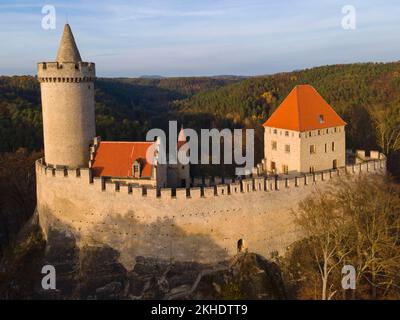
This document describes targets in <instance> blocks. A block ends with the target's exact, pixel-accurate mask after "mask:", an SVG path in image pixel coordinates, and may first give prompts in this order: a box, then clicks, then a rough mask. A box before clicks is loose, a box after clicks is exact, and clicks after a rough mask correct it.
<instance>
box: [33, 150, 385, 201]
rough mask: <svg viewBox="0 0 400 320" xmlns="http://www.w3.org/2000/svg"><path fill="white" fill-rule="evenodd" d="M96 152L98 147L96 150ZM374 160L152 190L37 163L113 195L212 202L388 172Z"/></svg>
mask: <svg viewBox="0 0 400 320" xmlns="http://www.w3.org/2000/svg"><path fill="white" fill-rule="evenodd" d="M92 148H93V150H92V152H95V148H96V146H93V147H92ZM371 155H374V158H371V157H369V158H368V159H367V158H365V160H364V161H363V162H358V163H356V164H352V165H346V166H345V167H340V168H338V169H332V170H326V171H320V172H314V173H307V174H299V175H297V176H254V177H252V178H246V179H237V180H234V179H232V178H225V177H214V178H210V177H205V178H199V177H196V178H194V179H193V187H191V188H176V189H175V188H152V187H144V186H137V185H135V184H129V183H126V182H123V181H115V180H110V179H109V178H106V177H93V176H92V170H91V169H90V168H78V169H68V168H53V167H49V166H46V164H44V162H43V160H42V159H39V160H37V162H36V171H37V173H38V174H41V175H45V176H47V177H51V178H56V179H57V178H62V179H67V178H72V179H79V180H80V181H82V183H86V184H90V185H91V186H92V187H93V188H94V189H96V190H97V191H99V192H104V193H112V194H127V195H129V196H132V197H133V198H135V199H138V200H139V199H140V200H142V201H146V199H157V200H177V199H179V200H181V199H210V198H214V197H225V196H235V195H237V194H242V193H252V192H255V193H256V192H276V191H285V190H286V191H290V190H291V189H298V188H305V187H308V186H311V185H316V184H321V183H324V182H326V181H330V180H332V179H334V178H335V177H338V176H343V175H355V174H361V173H385V172H386V158H385V156H384V155H383V154H381V153H376V152H375V151H374V152H371Z"/></svg>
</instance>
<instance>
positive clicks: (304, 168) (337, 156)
mask: <svg viewBox="0 0 400 320" xmlns="http://www.w3.org/2000/svg"><path fill="white" fill-rule="evenodd" d="M345 125H346V123H345V122H344V121H343V119H342V118H341V117H340V116H339V115H338V114H337V113H336V112H335V111H334V110H333V109H332V107H331V106H330V105H329V104H328V103H327V102H326V101H325V100H324V99H323V98H322V97H321V96H320V94H319V93H318V92H317V91H316V90H315V89H314V88H313V87H312V86H310V85H298V86H296V87H295V88H294V89H293V90H292V91H291V92H290V94H289V95H288V96H287V97H286V99H285V100H284V101H283V102H282V104H281V105H280V106H279V107H278V108H277V109H276V110H275V112H274V113H273V114H272V115H271V117H270V118H269V119H268V120H267V121H266V122H265V123H264V125H263V126H264V164H265V166H266V168H265V169H266V171H267V172H269V173H276V174H291V173H299V172H300V173H308V172H314V171H322V170H327V169H334V168H337V167H341V166H344V165H345V156H346V143H345Z"/></svg>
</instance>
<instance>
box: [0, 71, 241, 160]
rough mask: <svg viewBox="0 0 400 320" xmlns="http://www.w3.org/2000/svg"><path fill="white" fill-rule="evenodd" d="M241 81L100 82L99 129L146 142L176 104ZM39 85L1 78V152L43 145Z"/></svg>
mask: <svg viewBox="0 0 400 320" xmlns="http://www.w3.org/2000/svg"><path fill="white" fill-rule="evenodd" d="M240 79H241V78H240V77H215V78H214V77H208V78H207V77H191V78H161V79H148V78H116V79H109V78H99V79H98V80H97V81H96V84H95V87H96V126H97V133H98V134H99V135H101V136H102V138H103V139H108V140H110V139H117V140H136V139H143V138H144V137H145V133H146V132H147V131H148V130H149V129H150V128H152V127H159V126H165V123H166V122H167V121H166V120H167V119H176V117H175V116H173V115H170V109H169V106H170V105H171V103H172V102H173V101H175V100H180V99H184V98H187V97H190V96H191V95H193V94H195V93H198V92H201V91H205V90H209V89H211V88H217V87H221V86H223V85H226V84H228V83H233V82H236V81H239V80H240ZM42 140H43V134H42V116H41V109H40V90H39V83H38V82H37V79H36V78H35V77H30V76H22V77H17V76H15V77H4V76H3V77H1V76H0V153H1V152H12V151H15V150H17V149H18V148H21V147H23V148H27V149H28V150H41V149H42V147H43V142H42Z"/></svg>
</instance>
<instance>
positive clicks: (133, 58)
mask: <svg viewBox="0 0 400 320" xmlns="http://www.w3.org/2000/svg"><path fill="white" fill-rule="evenodd" d="M46 4H49V5H53V6H54V7H55V9H56V29H55V30H45V29H43V28H42V19H43V17H44V16H45V14H43V13H42V7H43V6H44V5H45V3H37V2H36V3H35V1H33V0H21V1H18V2H13V1H9V0H6V1H3V2H2V3H1V4H0V18H1V20H0V21H2V22H0V23H1V29H0V41H1V43H3V47H2V50H0V74H1V75H35V74H36V63H37V62H41V61H53V60H54V59H55V56H56V53H57V49H58V45H59V41H60V38H61V33H62V30H63V25H64V23H65V22H66V21H67V20H68V23H69V24H70V25H71V28H72V30H73V32H74V35H75V39H76V42H77V44H78V47H79V50H80V53H81V56H82V58H83V60H84V61H92V62H95V63H96V68H97V75H98V76H99V77H140V76H149V75H150V76H151V75H159V76H162V77H189V76H195V77H201V76H219V75H233V76H262V75H269V74H275V73H280V72H290V71H294V70H301V69H306V68H312V67H318V66H324V65H333V64H348V63H365V62H395V61H399V56H400V55H399V52H400V41H398V39H397V36H396V35H397V34H399V32H400V23H399V21H398V16H399V14H400V5H399V4H398V1H394V0H386V1H378V0H363V1H361V0H354V1H351V3H346V2H343V1H338V0H326V1H323V2H322V1H317V0H310V1H307V3H299V2H298V1H293V0H283V1H280V2H279V3H273V2H272V1H261V0H247V1H244V0H231V1H228V0H214V1H211V0H205V1H202V2H201V3H199V2H195V1H185V2H183V1H180V0H165V1H161V0H149V1H146V2H145V3H143V2H141V1H127V0H117V1H113V3H112V4H110V3H108V2H107V1H105V0H100V1H91V0H86V1H66V0H58V1H53V3H51V2H50V3H46ZM346 5H352V6H353V7H354V8H355V10H356V11H355V13H356V15H355V17H356V25H355V29H350V30H346V29H344V28H343V27H342V24H341V23H342V19H343V17H344V16H346V14H344V13H343V12H342V9H343V6H346ZM67 17H68V18H67Z"/></svg>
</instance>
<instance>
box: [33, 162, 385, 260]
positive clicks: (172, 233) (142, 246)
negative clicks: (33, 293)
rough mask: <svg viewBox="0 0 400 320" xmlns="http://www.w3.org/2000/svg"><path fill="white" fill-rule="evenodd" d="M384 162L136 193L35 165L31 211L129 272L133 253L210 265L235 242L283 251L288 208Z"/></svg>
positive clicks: (290, 236) (87, 175)
mask: <svg viewBox="0 0 400 320" xmlns="http://www.w3.org/2000/svg"><path fill="white" fill-rule="evenodd" d="M385 167H386V161H385V159H382V158H381V159H377V160H371V161H366V162H363V163H360V164H357V165H351V166H346V167H342V168H339V169H338V170H330V171H325V172H318V173H315V174H307V175H302V176H298V177H293V178H290V179H289V178H288V179H282V178H279V179H275V178H268V179H265V178H264V177H257V178H254V179H245V180H242V181H239V182H232V183H227V184H220V185H216V186H211V187H194V188H190V189H160V190H157V189H155V188H148V189H144V188H136V187H132V186H129V185H119V184H118V183H110V182H108V181H107V180H104V179H102V178H92V177H91V172H90V169H87V168H84V169H55V168H50V167H47V166H46V165H44V164H43V163H42V161H41V160H38V161H37V163H36V175H37V209H38V213H39V221H40V224H41V226H42V228H43V230H44V232H45V234H46V236H47V237H49V236H51V234H52V232H53V231H58V232H59V233H60V232H61V233H63V234H64V235H65V236H68V237H74V238H75V240H76V242H77V244H78V245H79V246H83V245H85V244H91V245H99V246H109V247H111V248H113V249H114V250H116V251H118V252H119V254H120V261H121V262H122V263H123V264H124V265H125V266H126V267H127V268H131V267H133V264H134V261H135V257H136V256H152V257H157V258H162V259H171V260H179V261H198V262H205V263H207V262H216V261H220V260H223V259H225V258H227V257H228V256H231V255H234V254H236V252H237V242H238V240H239V239H243V240H244V242H245V244H246V246H248V247H249V249H250V250H251V251H252V252H256V253H260V254H262V255H264V256H269V254H270V253H271V252H272V251H278V252H279V253H284V251H285V249H286V248H287V246H289V245H290V244H291V243H292V242H294V241H295V240H297V239H298V238H299V236H300V235H299V233H298V231H297V230H296V228H295V225H294V224H293V222H292V215H291V213H290V211H291V209H295V208H296V206H297V204H298V203H299V201H301V200H303V199H304V198H305V197H307V196H308V195H310V194H311V193H312V192H313V191H314V190H316V189H319V190H323V189H324V188H326V187H327V186H328V185H329V181H332V180H335V179H337V178H338V177H340V176H341V175H346V174H358V173H364V172H365V173H384V172H385V170H386V168H385Z"/></svg>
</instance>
